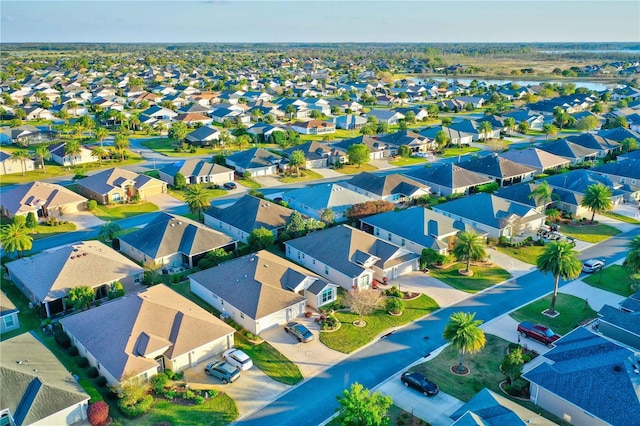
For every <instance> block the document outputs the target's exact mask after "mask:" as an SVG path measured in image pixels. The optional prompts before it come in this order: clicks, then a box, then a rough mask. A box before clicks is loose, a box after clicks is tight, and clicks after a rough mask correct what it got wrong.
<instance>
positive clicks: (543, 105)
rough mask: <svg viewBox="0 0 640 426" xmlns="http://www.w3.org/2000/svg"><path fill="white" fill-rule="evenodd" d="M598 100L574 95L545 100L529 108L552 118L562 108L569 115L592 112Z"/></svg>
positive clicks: (582, 95)
mask: <svg viewBox="0 0 640 426" xmlns="http://www.w3.org/2000/svg"><path fill="white" fill-rule="evenodd" d="M597 100H598V99H597V97H595V96H593V95H591V94H578V93H574V94H572V95H567V96H559V97H557V98H551V99H544V100H542V101H539V102H536V103H533V104H529V105H527V107H528V108H529V110H530V111H532V112H535V113H539V114H542V115H544V116H552V115H553V112H554V111H555V109H556V108H560V109H561V110H563V111H564V112H566V113H568V114H573V113H576V112H580V111H586V110H590V109H591V107H592V106H593V104H594V103H595V102H596V101H597Z"/></svg>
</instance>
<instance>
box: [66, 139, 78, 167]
mask: <svg viewBox="0 0 640 426" xmlns="http://www.w3.org/2000/svg"><path fill="white" fill-rule="evenodd" d="M81 152H82V146H81V145H80V142H78V141H68V142H67V143H65V144H64V154H65V155H69V156H71V164H75V163H76V158H75V157H76V155H78V154H80V153H81Z"/></svg>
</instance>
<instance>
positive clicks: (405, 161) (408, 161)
mask: <svg viewBox="0 0 640 426" xmlns="http://www.w3.org/2000/svg"><path fill="white" fill-rule="evenodd" d="M426 162H427V159H426V158H423V157H409V158H402V157H398V159H397V160H394V161H389V164H393V165H394V166H398V167H402V166H411V165H413V164H420V163H426Z"/></svg>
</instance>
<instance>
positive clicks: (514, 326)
mask: <svg viewBox="0 0 640 426" xmlns="http://www.w3.org/2000/svg"><path fill="white" fill-rule="evenodd" d="M481 327H482V329H483V330H484V332H485V333H489V334H493V335H494V336H498V337H500V338H502V339H504V340H506V341H509V342H512V343H520V344H521V345H522V346H524V347H526V348H529V349H533V350H534V351H536V352H538V353H539V354H544V353H546V352H548V351H549V349H550V348H549V347H547V346H546V345H543V344H542V343H539V342H538V341H536V340H533V339H527V338H522V337H520V333H518V321H516V320H514V319H513V318H511V317H510V316H509V315H507V314H504V315H501V316H499V317H498V318H496V319H494V320H492V321H489V322H487V323H485V324H483V325H482V326H481Z"/></svg>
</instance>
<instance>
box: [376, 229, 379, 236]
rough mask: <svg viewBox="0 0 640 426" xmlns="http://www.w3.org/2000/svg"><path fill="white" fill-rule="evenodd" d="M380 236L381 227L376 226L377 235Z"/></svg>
mask: <svg viewBox="0 0 640 426" xmlns="http://www.w3.org/2000/svg"><path fill="white" fill-rule="evenodd" d="M379 236H380V228H376V237H379Z"/></svg>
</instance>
